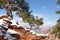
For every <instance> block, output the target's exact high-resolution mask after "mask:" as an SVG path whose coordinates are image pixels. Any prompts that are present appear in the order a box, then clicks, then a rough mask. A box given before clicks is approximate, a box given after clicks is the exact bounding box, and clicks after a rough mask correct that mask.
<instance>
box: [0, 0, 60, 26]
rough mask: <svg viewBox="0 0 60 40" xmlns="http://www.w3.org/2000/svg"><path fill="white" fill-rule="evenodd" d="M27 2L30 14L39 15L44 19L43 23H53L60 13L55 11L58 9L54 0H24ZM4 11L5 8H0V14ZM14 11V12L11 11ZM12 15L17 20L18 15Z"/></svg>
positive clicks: (59, 7)
mask: <svg viewBox="0 0 60 40" xmlns="http://www.w3.org/2000/svg"><path fill="white" fill-rule="evenodd" d="M26 1H27V2H28V3H29V6H30V10H33V12H32V14H33V15H34V16H39V17H42V18H43V19H44V23H46V24H47V23H48V24H50V25H51V24H55V22H56V20H57V19H58V18H60V15H58V14H56V13H55V12H56V11H57V10H58V9H60V6H59V5H57V4H56V3H57V1H56V0H26ZM4 13H6V10H5V9H2V10H1V9H0V14H4ZM13 13H15V12H13ZM13 15H14V18H15V19H17V20H19V19H18V17H17V16H16V15H15V14H13ZM44 25H45V24H44Z"/></svg>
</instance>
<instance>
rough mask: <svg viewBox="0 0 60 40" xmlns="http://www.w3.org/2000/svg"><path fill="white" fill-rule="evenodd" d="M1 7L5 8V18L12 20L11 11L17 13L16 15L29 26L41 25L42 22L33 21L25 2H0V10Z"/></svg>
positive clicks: (4, 0)
mask: <svg viewBox="0 0 60 40" xmlns="http://www.w3.org/2000/svg"><path fill="white" fill-rule="evenodd" d="M2 6H4V7H5V8H6V11H7V16H8V18H10V19H13V15H12V11H17V13H16V14H17V15H18V16H20V17H22V18H23V20H24V21H27V22H28V23H29V24H30V25H31V24H37V25H42V24H43V20H40V19H37V20H35V18H34V16H33V15H31V12H29V5H28V3H27V2H26V1H25V0H0V8H2ZM31 26H32V25H31Z"/></svg>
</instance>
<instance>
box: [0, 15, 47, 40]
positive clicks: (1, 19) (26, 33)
mask: <svg viewBox="0 0 60 40" xmlns="http://www.w3.org/2000/svg"><path fill="white" fill-rule="evenodd" d="M47 37H48V34H38V33H36V32H34V31H33V30H30V29H27V28H25V27H22V26H21V25H19V23H18V22H17V21H15V20H11V19H9V18H8V17H7V16H5V15H2V16H0V40H48V39H47Z"/></svg>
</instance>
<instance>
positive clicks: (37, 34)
mask: <svg viewBox="0 0 60 40" xmlns="http://www.w3.org/2000/svg"><path fill="white" fill-rule="evenodd" d="M36 36H48V34H39V33H36Z"/></svg>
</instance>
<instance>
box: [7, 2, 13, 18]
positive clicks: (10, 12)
mask: <svg viewBox="0 0 60 40" xmlns="http://www.w3.org/2000/svg"><path fill="white" fill-rule="evenodd" d="M11 9H12V8H11V4H9V2H7V3H6V11H7V16H8V18H9V19H13V16H12V10H11Z"/></svg>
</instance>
